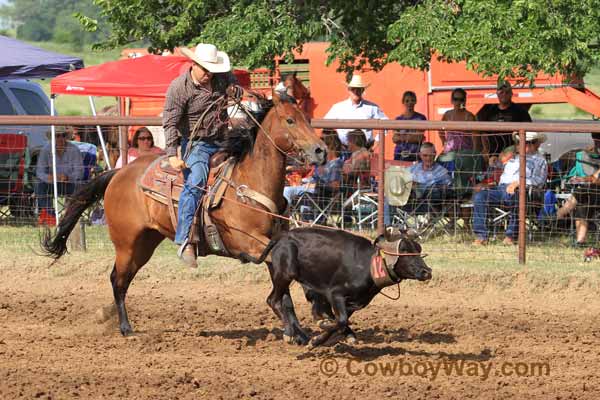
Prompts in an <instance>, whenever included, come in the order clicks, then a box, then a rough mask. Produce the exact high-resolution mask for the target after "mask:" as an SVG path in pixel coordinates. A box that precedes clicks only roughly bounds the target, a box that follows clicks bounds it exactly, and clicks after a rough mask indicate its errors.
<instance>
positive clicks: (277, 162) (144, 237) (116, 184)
mask: <svg viewBox="0 0 600 400" xmlns="http://www.w3.org/2000/svg"><path fill="white" fill-rule="evenodd" d="M284 100H285V99H284V98H283V97H282V98H280V97H279V96H277V95H274V96H273V106H272V107H271V108H270V110H269V111H268V112H267V113H266V116H265V117H264V120H263V121H262V124H261V125H262V128H259V129H258V130H257V132H256V136H254V135H251V140H250V143H249V145H247V146H245V148H244V151H243V152H242V153H241V154H239V161H238V163H237V165H236V167H235V170H234V171H233V175H232V177H231V181H233V182H235V184H237V185H238V186H239V185H247V186H248V188H250V189H253V190H255V191H258V192H260V193H261V194H263V195H265V196H267V197H268V198H269V199H271V200H272V201H273V202H274V203H275V204H276V205H277V207H278V208H279V210H283V209H284V208H285V200H284V198H283V186H284V175H285V159H286V155H289V154H292V153H294V154H300V155H301V156H303V157H304V159H305V160H306V161H308V162H314V163H317V164H322V163H323V162H324V161H325V160H326V146H325V144H324V143H323V142H322V141H321V140H320V139H319V138H318V137H317V135H316V134H315V133H314V130H313V129H312V127H311V126H310V125H309V123H308V121H307V120H306V118H305V116H304V114H303V113H302V112H301V111H300V110H299V109H298V107H297V106H296V105H295V104H293V102H291V101H284ZM238 144H239V142H238ZM155 159H156V156H144V157H140V158H139V159H137V160H135V162H133V163H131V164H130V165H127V166H125V167H124V168H122V169H120V170H113V171H109V172H106V173H104V174H102V175H100V176H99V177H97V178H96V179H94V180H92V181H91V182H90V183H89V184H87V185H86V186H84V187H83V188H81V189H80V190H79V191H78V192H77V193H75V194H74V195H73V197H72V199H71V201H70V203H69V205H68V206H67V208H66V211H65V215H64V217H63V219H62V220H61V221H60V224H59V225H58V227H57V230H56V233H55V234H54V236H51V235H50V233H49V232H48V234H47V235H46V236H45V238H44V239H43V241H42V247H43V249H44V251H45V253H46V254H47V255H48V256H50V257H53V258H55V259H58V258H59V257H61V256H62V255H63V254H65V252H66V251H67V249H66V241H67V237H68V236H69V234H70V232H71V231H72V230H73V228H74V226H75V225H76V223H77V220H78V219H79V217H80V216H81V214H82V213H83V211H84V210H85V209H86V208H88V207H89V206H91V205H92V204H93V203H94V202H96V201H98V200H99V199H101V198H102V196H104V208H105V214H106V223H107V225H108V229H109V233H110V238H111V240H112V242H113V244H114V247H115V251H116V259H115V264H114V268H113V270H112V273H111V275H110V280H111V283H112V287H113V294H114V298H115V304H116V306H117V312H118V315H119V326H120V330H121V333H122V334H123V335H128V334H131V333H132V332H133V331H132V329H131V325H130V323H129V319H128V317H127V311H126V308H125V296H126V294H127V289H128V287H129V284H130V283H131V281H132V279H133V278H134V277H135V275H136V273H137V272H138V271H139V269H140V268H142V267H143V266H144V264H146V263H147V262H148V260H149V259H150V257H151V256H152V253H153V252H154V250H155V249H156V247H157V246H158V245H159V244H160V242H162V240H163V239H164V238H165V237H168V238H169V239H171V240H173V238H174V236H175V227H174V226H172V223H171V219H170V217H169V211H168V207H167V206H165V205H163V204H161V203H159V202H157V201H154V200H152V199H151V198H149V197H148V196H146V195H144V193H143V192H142V191H141V189H140V188H139V187H138V185H137V182H138V179H139V178H140V176H141V175H142V174H143V173H144V171H145V170H146V167H147V166H148V165H149V164H150V163H151V162H152V161H153V160H155ZM224 200H225V201H223V202H222V203H221V206H220V207H219V208H217V209H215V210H214V211H212V212H211V217H212V220H213V222H214V223H215V224H216V225H217V226H218V227H219V233H220V234H221V238H222V240H223V243H224V245H225V247H226V248H227V250H228V252H229V254H230V255H231V256H232V257H235V258H237V257H239V256H240V254H241V253H247V254H250V255H251V256H253V257H259V256H260V254H261V253H262V251H263V250H264V247H265V246H266V245H267V244H268V243H269V240H270V237H271V235H272V233H273V229H274V224H275V219H276V218H274V217H272V216H271V215H269V214H266V213H264V212H260V211H259V210H256V209H251V208H248V207H243V206H241V205H240V204H239V202H238V200H237V196H236V190H235V188H233V187H229V188H228V189H227V191H226V192H225V197H224Z"/></svg>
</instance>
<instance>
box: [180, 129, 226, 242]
mask: <svg viewBox="0 0 600 400" xmlns="http://www.w3.org/2000/svg"><path fill="white" fill-rule="evenodd" d="M186 144H187V141H186V140H184V141H182V143H181V146H182V153H185V146H186ZM218 150H219V147H218V146H215V145H214V144H210V143H205V142H202V141H198V142H196V143H194V145H193V146H192V148H191V149H190V154H188V156H187V158H186V159H185V163H186V165H187V168H186V169H184V170H183V177H184V179H185V183H184V185H183V191H182V192H181V196H180V197H179V209H178V215H177V231H176V232H175V243H177V244H183V243H184V242H185V241H186V240H187V238H188V235H189V233H190V228H191V226H192V223H193V222H194V215H195V213H196V209H197V208H198V204H200V200H201V199H202V196H203V195H204V188H205V186H206V181H207V179H208V170H209V162H210V156H212V155H213V154H215V153H216V152H217V151H218Z"/></svg>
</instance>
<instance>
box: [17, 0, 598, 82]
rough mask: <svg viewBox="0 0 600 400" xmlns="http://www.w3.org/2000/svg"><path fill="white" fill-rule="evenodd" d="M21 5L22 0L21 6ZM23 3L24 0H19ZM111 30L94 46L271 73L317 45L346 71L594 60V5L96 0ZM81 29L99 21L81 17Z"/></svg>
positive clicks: (515, 72) (537, 66) (579, 64)
mask: <svg viewBox="0 0 600 400" xmlns="http://www.w3.org/2000/svg"><path fill="white" fill-rule="evenodd" d="M22 1H26V0H22ZM27 1H31V0H27ZM94 3H95V4H96V5H98V6H99V7H100V8H101V10H102V11H101V15H102V16H103V17H104V18H105V19H106V21H107V22H108V23H109V24H110V29H111V35H110V37H109V38H108V40H106V41H104V42H103V43H101V44H100V46H102V47H118V46H123V45H126V44H128V43H130V42H133V41H137V40H146V41H148V43H150V46H151V50H155V51H158V50H163V49H173V48H174V47H177V46H182V45H193V44H196V43H198V42H202V41H207V42H213V43H215V44H217V45H218V46H219V47H221V48H224V49H225V50H226V51H228V52H229V53H230V54H231V56H232V57H233V60H234V61H235V63H236V64H242V65H246V66H248V67H257V66H264V65H270V63H271V60H272V59H273V57H274V56H275V55H280V54H287V55H288V56H289V55H290V54H291V51H292V50H293V49H297V48H300V47H301V46H302V44H303V43H306V42H309V41H311V40H315V39H326V40H328V41H330V43H331V45H330V47H329V49H328V53H329V60H330V61H332V60H334V59H337V60H339V61H340V64H341V69H343V70H345V71H347V72H351V71H352V70H354V69H360V68H362V67H364V66H365V63H366V62H368V63H369V64H370V67H371V68H374V69H375V70H378V69H380V68H382V67H383V66H384V65H385V64H386V63H388V62H398V63H400V64H402V65H406V66H410V67H415V68H421V69H426V68H427V67H428V65H429V62H430V60H431V57H432V56H435V57H439V58H440V59H444V60H447V61H466V62H467V65H468V66H469V67H470V68H472V69H474V70H477V71H478V72H481V73H484V74H493V73H498V74H499V75H500V77H501V78H503V77H506V76H519V77H524V78H527V79H531V78H532V77H534V76H535V74H536V73H537V72H538V71H546V72H548V73H555V72H562V73H566V74H571V73H576V74H581V73H584V72H585V71H587V70H588V69H589V67H590V66H591V65H594V64H597V63H598V61H599V59H600V53H599V48H598V42H599V41H598V38H599V36H600V0H412V1H411V0H379V1H372V0H369V1H367V0H354V1H346V0H344V1H342V0H331V1H325V0H306V1H300V0H256V1H250V0H218V1H215V0H198V1H193V2H190V1H188V0H143V1H142V0H94ZM81 19H82V21H83V22H84V23H85V25H86V26H87V27H88V29H91V30H94V29H97V28H98V24H97V21H96V20H95V19H93V18H92V19H90V18H87V19H86V18H84V17H82V18H81Z"/></svg>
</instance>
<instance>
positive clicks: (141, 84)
mask: <svg viewBox="0 0 600 400" xmlns="http://www.w3.org/2000/svg"><path fill="white" fill-rule="evenodd" d="M191 63H192V62H191V61H190V59H189V58H187V57H183V56H157V55H145V56H142V57H136V58H127V59H121V60H117V61H110V62H107V63H104V64H100V65H94V66H91V67H87V68H84V69H80V70H77V71H73V72H69V73H66V74H63V75H61V76H59V77H56V78H54V79H52V80H51V81H50V93H51V94H52V97H51V102H52V104H53V103H54V97H55V96H56V95H57V94H71V95H80V96H90V105H91V107H92V114H93V115H96V110H95V106H94V103H93V100H92V97H91V96H115V97H119V98H120V110H121V111H120V112H121V113H122V114H126V115H132V111H134V113H135V115H158V113H159V112H160V110H162V104H163V103H164V98H165V95H166V93H167V89H168V88H169V85H170V84H171V82H172V81H173V79H175V78H177V77H178V76H179V75H181V74H182V73H184V71H186V70H187V69H189V68H190V66H191ZM233 73H234V75H235V76H236V78H237V80H238V83H239V84H240V85H241V86H243V87H245V88H249V87H250V73H249V72H248V71H246V70H240V69H236V70H233ZM125 99H128V101H127V102H126V101H125ZM133 104H135V110H133ZM136 128H137V127H129V135H128V136H129V138H130V139H131V136H133V133H134V131H135V129H136ZM97 130H98V135H99V136H100V139H101V141H103V139H102V135H101V131H100V127H97ZM157 142H160V141H155V143H157ZM102 147H103V151H104V153H105V155H106V154H107V152H106V147H105V146H104V143H103V142H102ZM124 149H125V148H124V147H122V151H123V150H124Z"/></svg>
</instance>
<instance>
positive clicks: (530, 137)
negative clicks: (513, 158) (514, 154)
mask: <svg viewBox="0 0 600 400" xmlns="http://www.w3.org/2000/svg"><path fill="white" fill-rule="evenodd" d="M513 138H515V142H518V141H519V133H518V132H515V133H513ZM546 139H547V138H546V135H545V134H543V133H540V132H525V141H526V142H533V141H534V140H537V141H538V142H539V143H544V142H545V141H546Z"/></svg>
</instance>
